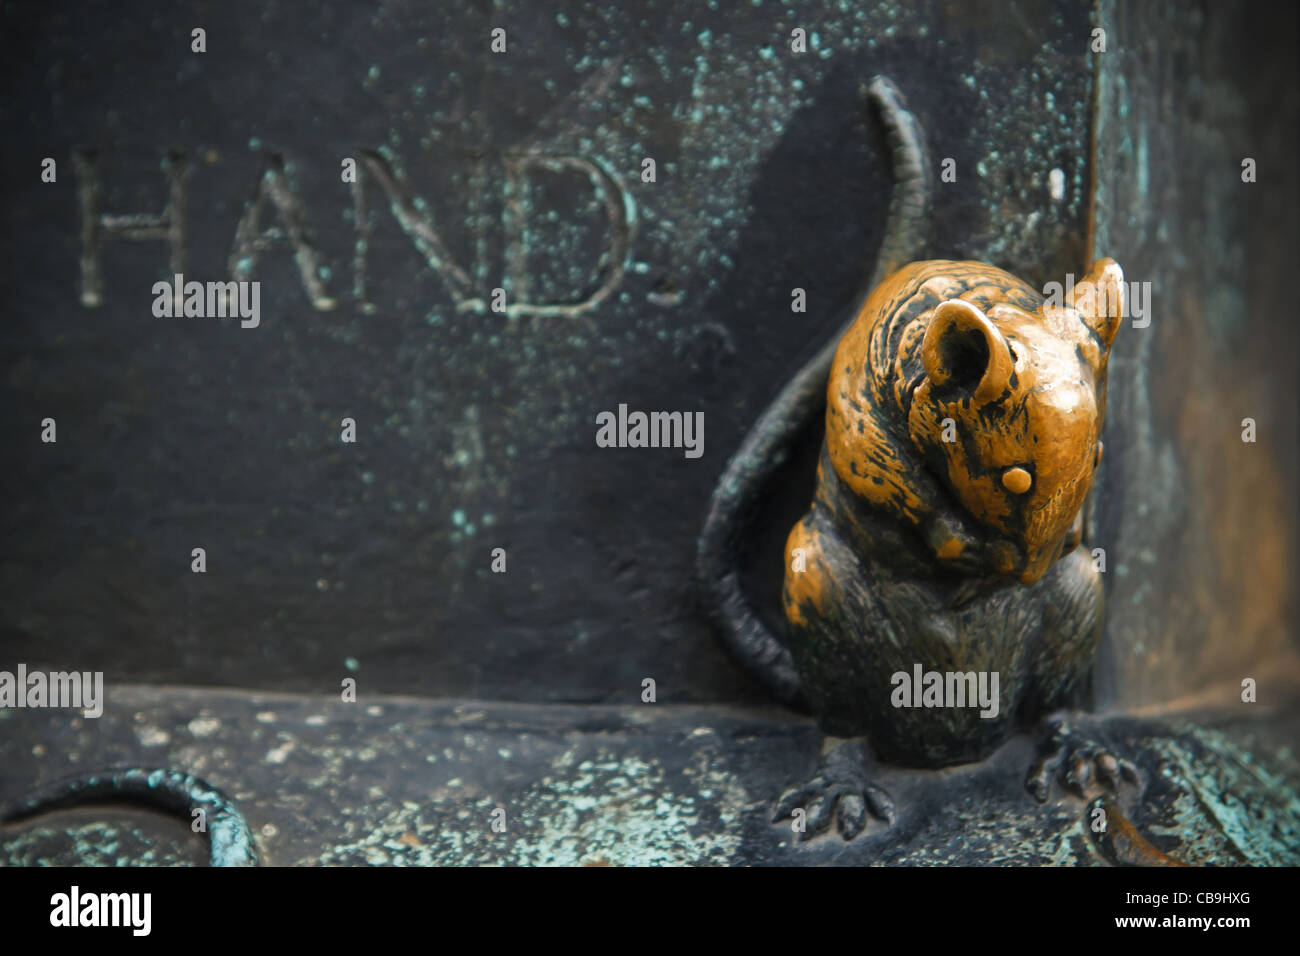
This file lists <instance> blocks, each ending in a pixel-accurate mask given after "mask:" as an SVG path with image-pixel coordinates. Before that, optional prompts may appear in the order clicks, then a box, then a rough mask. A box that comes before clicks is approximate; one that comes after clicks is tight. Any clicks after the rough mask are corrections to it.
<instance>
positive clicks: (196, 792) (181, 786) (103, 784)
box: [0, 767, 257, 866]
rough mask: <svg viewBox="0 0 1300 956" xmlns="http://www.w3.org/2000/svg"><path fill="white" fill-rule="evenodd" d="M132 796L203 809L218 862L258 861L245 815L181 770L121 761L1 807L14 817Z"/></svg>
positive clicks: (3, 818)
mask: <svg viewBox="0 0 1300 956" xmlns="http://www.w3.org/2000/svg"><path fill="white" fill-rule="evenodd" d="M119 800H120V801H129V802H133V803H145V804H148V805H150V806H155V807H159V808H161V809H163V810H169V811H171V812H173V813H178V814H182V815H183V816H184V817H185V819H186V820H191V821H192V820H193V819H194V818H195V815H196V814H195V811H199V810H201V811H202V815H201V816H202V819H203V821H204V827H205V829H206V830H207V834H208V849H209V853H210V857H209V861H210V863H211V865H212V866H256V865H257V853H256V851H255V850H254V848H253V839H252V834H251V833H250V832H249V829H248V823H247V821H245V820H244V815H243V814H242V813H241V812H240V811H239V808H238V807H237V806H235V804H234V802H233V801H232V800H231V799H230V798H229V797H227V796H226V795H225V794H224V793H222V792H221V791H220V790H218V789H217V788H216V787H214V786H212V785H211V784H208V783H206V782H205V781H203V780H201V779H199V778H198V777H196V776H194V775H193V774H188V773H182V772H181V771H179V770H165V769H163V770H145V769H141V768H139V767H118V768H115V769H112V770H105V771H103V772H101V773H96V774H91V775H88V776H84V777H73V778H68V779H64V780H59V781H56V782H54V783H52V784H50V785H49V786H47V787H42V788H41V789H39V790H37V791H35V792H33V793H32V794H30V795H28V796H26V797H23V798H22V800H20V801H19V802H18V803H16V804H13V805H11V806H8V807H6V808H5V809H4V810H3V811H0V822H3V823H8V822H10V821H14V820H22V819H25V818H27V817H33V816H36V815H37V814H39V813H45V812H46V811H48V810H61V809H65V808H67V807H71V806H76V805H78V804H82V803H90V802H94V801H119Z"/></svg>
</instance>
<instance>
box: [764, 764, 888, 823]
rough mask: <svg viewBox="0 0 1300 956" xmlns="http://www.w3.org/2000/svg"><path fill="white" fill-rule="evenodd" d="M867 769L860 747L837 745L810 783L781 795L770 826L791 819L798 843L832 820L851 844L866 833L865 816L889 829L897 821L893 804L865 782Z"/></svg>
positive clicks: (880, 790) (878, 789) (882, 792)
mask: <svg viewBox="0 0 1300 956" xmlns="http://www.w3.org/2000/svg"><path fill="white" fill-rule="evenodd" d="M867 765H868V761H867V755H866V752H865V750H864V749H863V748H862V746H861V745H860V744H856V743H846V744H841V745H840V746H838V747H836V748H835V749H834V750H832V751H831V752H830V753H828V754H826V755H825V756H824V757H823V758H822V762H821V765H820V766H819V767H818V768H817V773H816V775H814V776H813V778H812V779H811V780H809V781H808V782H807V783H803V784H799V785H797V786H794V787H791V788H790V789H789V790H787V791H786V792H785V793H784V794H782V796H781V799H780V800H779V801H777V805H776V808H775V810H774V811H773V813H772V822H773V823H776V822H779V821H781V820H784V819H786V818H787V817H794V818H795V833H796V835H797V839H798V840H799V841H800V842H802V841H804V840H809V839H812V838H813V837H815V836H817V835H818V834H820V833H824V832H825V831H826V830H827V829H828V828H829V827H830V825H831V820H832V819H833V820H835V825H836V829H837V830H838V831H839V834H840V836H841V837H843V838H844V839H845V840H852V839H853V838H854V837H856V836H857V835H858V834H860V833H861V832H862V831H863V830H865V829H866V826H867V814H868V813H870V814H871V816H873V817H875V818H876V819H877V820H880V821H882V822H884V823H885V824H886V825H888V826H893V824H894V821H895V820H896V819H897V818H898V812H897V810H896V809H895V807H894V801H893V799H892V798H891V797H890V796H889V794H888V793H886V792H885V791H884V790H882V789H881V788H880V787H877V786H876V785H875V784H873V783H871V782H870V781H869V780H868V779H867ZM799 811H803V813H804V819H803V820H802V821H801V820H800V819H799V817H798V816H797V815H796V814H797V813H798V812H799ZM801 823H802V826H800V824H801Z"/></svg>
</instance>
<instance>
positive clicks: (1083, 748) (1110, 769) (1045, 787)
mask: <svg viewBox="0 0 1300 956" xmlns="http://www.w3.org/2000/svg"><path fill="white" fill-rule="evenodd" d="M1054 776H1059V777H1060V780H1061V783H1062V785H1063V786H1064V787H1065V789H1066V790H1067V791H1070V792H1073V793H1074V794H1076V795H1077V796H1079V797H1082V798H1084V799H1087V798H1088V797H1090V796H1093V795H1095V794H1096V793H1098V792H1106V791H1110V792H1115V793H1118V792H1119V788H1120V783H1121V781H1127V782H1129V783H1131V784H1133V785H1134V786H1138V787H1140V786H1141V778H1140V777H1139V776H1138V770H1137V767H1136V766H1135V765H1134V764H1133V762H1132V761H1131V760H1125V759H1124V758H1122V757H1120V756H1117V755H1116V753H1115V748H1113V747H1111V746H1110V745H1109V744H1107V743H1106V742H1104V741H1102V740H1101V739H1100V738H1099V736H1097V735H1094V734H1093V733H1092V732H1090V731H1088V730H1083V729H1079V728H1077V727H1075V726H1074V725H1073V724H1072V723H1071V722H1070V719H1069V718H1066V717H1056V718H1052V719H1051V720H1049V721H1048V722H1047V733H1046V734H1045V736H1044V739H1043V742H1042V744H1041V745H1040V746H1039V748H1038V757H1037V759H1036V760H1035V761H1034V763H1033V766H1031V767H1030V768H1029V773H1028V774H1027V775H1026V776H1025V789H1026V790H1028V791H1029V792H1030V793H1031V794H1033V795H1034V797H1035V799H1037V800H1038V802H1039V803H1044V802H1046V800H1047V797H1048V795H1049V794H1050V792H1051V789H1052V778H1053V777H1054Z"/></svg>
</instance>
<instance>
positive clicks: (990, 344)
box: [921, 299, 1014, 405]
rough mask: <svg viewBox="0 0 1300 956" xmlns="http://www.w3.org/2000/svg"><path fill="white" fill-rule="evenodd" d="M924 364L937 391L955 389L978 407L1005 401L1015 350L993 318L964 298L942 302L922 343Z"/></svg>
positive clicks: (936, 309)
mask: <svg viewBox="0 0 1300 956" xmlns="http://www.w3.org/2000/svg"><path fill="white" fill-rule="evenodd" d="M921 363H922V364H923V365H924V366H925V374H926V376H928V377H929V379H930V381H931V382H932V383H933V384H934V385H935V386H936V387H938V388H944V389H956V390H957V391H958V392H959V393H961V394H962V395H966V396H970V398H971V400H972V401H973V402H974V403H975V404H976V405H986V404H988V403H989V402H991V401H993V400H994V399H997V398H999V397H1001V395H1002V394H1003V393H1004V392H1005V391H1006V390H1007V385H1008V383H1009V382H1010V380H1011V374H1012V371H1013V369H1014V363H1013V362H1012V360H1011V348H1010V346H1008V345H1007V340H1006V339H1004V338H1003V337H1002V333H1001V332H999V331H998V330H997V327H996V326H995V325H994V324H993V323H992V322H990V321H989V317H988V316H987V315H985V314H984V313H983V312H981V311H980V310H979V309H978V308H976V307H975V306H974V305H972V304H971V303H969V302H966V301H965V300H963V299H949V300H947V301H946V302H941V303H939V305H938V306H937V307H936V308H935V310H934V315H933V316H932V317H931V319H930V324H929V326H928V327H927V328H926V330H925V338H924V339H923V340H922V341H921Z"/></svg>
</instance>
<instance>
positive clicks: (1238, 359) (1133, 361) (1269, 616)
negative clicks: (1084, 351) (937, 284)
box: [1093, 3, 1300, 708]
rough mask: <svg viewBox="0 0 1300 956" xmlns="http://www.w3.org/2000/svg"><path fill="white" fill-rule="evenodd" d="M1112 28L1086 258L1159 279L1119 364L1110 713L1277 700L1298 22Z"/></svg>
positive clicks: (1286, 565)
mask: <svg viewBox="0 0 1300 956" xmlns="http://www.w3.org/2000/svg"><path fill="white" fill-rule="evenodd" d="M1099 13H1100V21H1099V22H1100V23H1101V24H1103V25H1104V26H1105V27H1106V29H1107V30H1108V34H1109V37H1110V40H1111V50H1110V52H1107V53H1105V54H1102V55H1100V56H1099V58H1098V66H1099V74H1098V75H1099V87H1098V92H1099V97H1098V126H1097V129H1098V136H1097V140H1098V145H1097V157H1096V168H1097V199H1096V207H1097V217H1096V233H1095V240H1094V244H1093V245H1094V251H1095V252H1096V254H1097V255H1103V254H1104V255H1110V256H1114V257H1115V258H1117V259H1119V260H1120V261H1121V262H1122V263H1123V265H1124V268H1125V270H1126V272H1127V275H1128V278H1129V279H1131V280H1139V281H1142V282H1149V283H1151V319H1150V325H1149V326H1148V327H1147V328H1144V329H1139V328H1134V327H1133V326H1132V325H1131V324H1130V325H1129V326H1128V327H1127V328H1125V329H1124V330H1123V332H1122V333H1121V335H1120V336H1119V338H1118V339H1117V341H1116V347H1115V350H1114V353H1113V355H1112V358H1111V378H1110V407H1109V410H1108V422H1107V428H1108V434H1109V435H1110V436H1113V438H1108V440H1107V446H1106V447H1107V459H1106V463H1105V466H1104V472H1103V477H1102V480H1101V482H1100V485H1099V489H1098V499H1097V500H1098V507H1097V513H1098V516H1099V523H1100V541H1101V543H1102V544H1103V545H1104V546H1105V547H1106V548H1107V552H1108V557H1109V568H1108V569H1109V572H1110V577H1109V579H1108V583H1109V585H1110V591H1109V608H1108V611H1109V613H1108V616H1107V643H1106V648H1105V651H1104V652H1103V656H1102V662H1101V668H1100V675H1101V677H1100V680H1099V684H1100V689H1101V696H1102V700H1103V701H1105V702H1109V703H1111V704H1113V705H1115V706H1118V707H1124V708H1134V707H1146V706H1158V705H1162V704H1168V703H1170V702H1174V701H1183V702H1187V701H1190V700H1195V699H1202V700H1204V699H1206V698H1209V699H1213V700H1214V701H1215V702H1231V701H1234V700H1239V695H1240V693H1241V681H1242V679H1243V678H1246V677H1253V678H1255V679H1256V680H1258V681H1260V685H1261V688H1262V689H1261V692H1260V698H1261V701H1268V702H1271V703H1274V704H1276V703H1278V702H1279V701H1280V700H1281V699H1282V698H1284V696H1285V695H1286V693H1288V691H1287V690H1286V688H1285V686H1284V682H1285V681H1287V680H1290V681H1294V679H1295V673H1296V671H1295V654H1296V648H1297V642H1296V629H1295V610H1296V608H1295V588H1294V583H1295V580H1296V578H1295V575H1296V565H1295V559H1296V551H1295V529H1296V487H1297V474H1296V438H1297V421H1296V408H1297V394H1296V369H1297V335H1296V324H1295V321H1294V319H1293V312H1294V310H1293V308H1292V305H1291V302H1292V298H1293V297H1292V294H1291V281H1292V276H1293V274H1294V271H1295V268H1296V261H1297V251H1298V246H1297V226H1296V210H1297V207H1298V200H1300V196H1298V193H1297V174H1298V170H1297V166H1296V162H1295V156H1296V149H1297V142H1296V129H1297V123H1296V119H1297V110H1298V104H1297V76H1296V59H1295V46H1294V42H1295V36H1296V12H1295V10H1294V8H1283V7H1282V6H1280V5H1276V6H1275V5H1268V4H1245V5H1231V6H1229V5H1223V4H1206V5H1196V6H1190V7H1189V6H1183V5H1177V6H1176V5H1161V4H1146V3H1139V4H1123V3H1120V4H1111V3H1104V4H1102V5H1101V6H1100V8H1099ZM1246 158H1251V159H1254V160H1255V161H1256V170H1257V177H1258V178H1257V181H1256V182H1254V183H1245V182H1243V181H1242V172H1243V168H1242V162H1243V160H1244V159H1246ZM1246 418H1251V419H1254V421H1255V423H1256V428H1257V441H1256V442H1255V443H1253V444H1247V443H1244V442H1243V441H1242V432H1243V428H1242V420H1243V419H1246ZM1292 687H1294V684H1292ZM1290 692H1291V693H1294V690H1292V691H1290Z"/></svg>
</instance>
